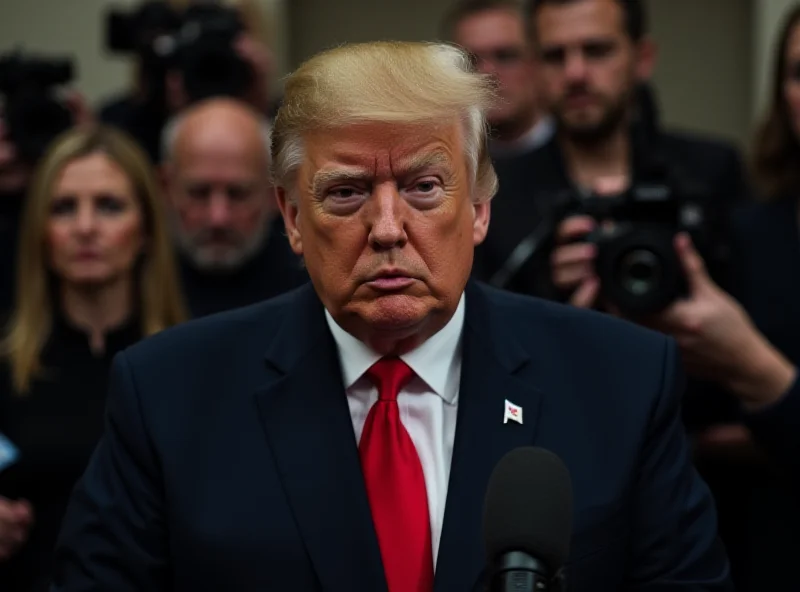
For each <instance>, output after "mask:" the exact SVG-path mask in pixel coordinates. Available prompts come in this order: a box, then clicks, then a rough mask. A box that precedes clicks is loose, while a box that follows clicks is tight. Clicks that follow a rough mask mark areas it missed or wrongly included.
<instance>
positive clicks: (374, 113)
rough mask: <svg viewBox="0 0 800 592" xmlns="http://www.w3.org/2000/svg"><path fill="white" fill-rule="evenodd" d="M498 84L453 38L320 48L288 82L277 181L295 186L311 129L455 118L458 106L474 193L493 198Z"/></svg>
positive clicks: (275, 149) (275, 139)
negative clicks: (492, 114)
mask: <svg viewBox="0 0 800 592" xmlns="http://www.w3.org/2000/svg"><path fill="white" fill-rule="evenodd" d="M494 91H495V89H494V85H493V84H492V83H491V82H490V80H489V78H487V77H485V76H482V75H480V74H477V73H475V71H474V70H473V68H472V64H471V61H470V59H469V57H468V56H467V54H466V53H465V52H463V51H462V50H461V49H459V48H457V47H455V46H453V45H450V44H444V43H422V42H374V43H357V44H351V45H344V46H341V47H338V48H335V49H332V50H329V51H326V52H323V53H321V54H318V55H316V56H315V57H313V58H311V59H310V60H308V61H307V62H305V63H304V64H303V65H301V66H300V68H299V69H298V70H297V71H296V72H294V73H293V74H292V75H291V76H290V77H289V78H288V80H287V82H286V89H285V95H284V100H283V104H282V106H281V108H280V109H279V111H278V115H277V117H276V119H275V123H274V126H273V130H272V132H273V133H272V167H273V176H274V181H275V184H276V185H278V186H281V187H284V188H286V189H287V191H288V193H289V195H290V196H291V195H292V194H293V193H294V191H293V189H294V180H293V177H294V174H295V172H296V170H297V169H298V168H299V167H300V165H301V164H302V162H303V158H304V149H303V137H304V135H305V134H308V133H309V132H312V131H319V130H323V129H335V128H337V127H344V126H349V125H354V124H359V123H366V122H382V123H402V124H416V123H420V124H424V123H441V122H451V121H453V118H454V115H455V114H457V115H459V116H460V119H461V121H462V123H463V126H464V144H465V146H464V149H465V152H466V156H467V161H468V165H469V167H470V172H471V174H472V178H473V199H474V200H475V201H488V200H489V199H491V198H492V197H493V196H494V194H495V193H496V192H497V176H496V174H495V172H494V168H493V167H492V162H491V159H490V157H489V152H488V149H487V134H488V126H487V124H486V112H487V110H488V109H489V108H490V107H491V105H492V103H493V101H494V98H495V92H494Z"/></svg>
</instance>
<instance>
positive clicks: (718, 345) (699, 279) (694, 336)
mask: <svg viewBox="0 0 800 592" xmlns="http://www.w3.org/2000/svg"><path fill="white" fill-rule="evenodd" d="M675 248H676V250H677V253H678V256H679V258H680V260H681V263H682V265H683V269H684V273H685V274H686V278H687V281H688V285H689V297H688V298H686V299H682V300H679V301H677V302H675V303H674V304H672V305H671V306H670V307H669V308H668V309H667V310H665V311H664V312H662V313H660V314H659V315H656V317H655V318H652V319H649V320H647V321H646V322H645V323H644V324H647V325H650V326H652V327H653V328H655V329H658V330H660V331H662V332H664V333H667V334H669V335H672V336H673V337H674V338H675V340H676V341H677V343H678V345H679V346H680V348H681V352H682V354H683V358H684V361H685V363H686V368H687V370H688V371H689V373H690V374H691V375H693V376H696V377H698V378H704V379H709V380H712V381H714V382H716V383H718V384H721V385H722V386H724V387H726V388H727V390H729V391H730V392H731V393H733V394H734V395H736V396H737V397H739V398H740V400H741V401H742V402H743V403H744V404H745V406H748V407H751V408H757V407H759V406H763V405H768V404H770V403H772V402H774V401H776V400H778V399H779V398H780V397H781V396H782V395H783V394H784V393H785V392H786V391H787V390H788V389H789V387H790V386H791V384H792V382H793V381H794V378H795V368H794V367H793V366H792V364H791V363H789V361H788V360H786V359H785V358H784V357H783V356H782V355H781V354H780V353H779V352H778V351H777V350H776V349H775V348H774V347H773V346H772V345H771V344H770V343H769V342H768V341H767V339H766V338H765V337H764V336H763V335H762V334H761V333H760V332H759V331H758V330H757V329H756V327H755V326H754V325H753V323H752V321H751V320H750V318H749V317H748V315H747V313H746V312H745V311H744V309H743V308H742V306H741V305H740V304H739V303H738V302H736V301H735V300H734V299H733V298H732V297H731V296H730V295H729V294H727V293H726V292H725V291H723V290H722V289H720V288H719V287H718V286H717V285H716V284H715V283H714V282H713V280H712V279H711V278H710V277H709V275H708V273H707V272H706V269H705V264H704V263H703V260H702V258H701V257H700V255H699V254H698V253H697V251H696V250H695V248H694V246H693V245H692V242H691V239H690V238H689V237H688V236H687V235H685V234H682V235H679V236H678V237H676V240H675Z"/></svg>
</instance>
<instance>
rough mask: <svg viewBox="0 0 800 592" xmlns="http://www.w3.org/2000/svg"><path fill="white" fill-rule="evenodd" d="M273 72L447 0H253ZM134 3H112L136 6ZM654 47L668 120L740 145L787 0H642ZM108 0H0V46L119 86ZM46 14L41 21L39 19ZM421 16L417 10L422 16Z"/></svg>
mask: <svg viewBox="0 0 800 592" xmlns="http://www.w3.org/2000/svg"><path fill="white" fill-rule="evenodd" d="M258 1H259V2H261V3H262V5H263V7H264V8H265V10H266V13H267V14H268V15H269V17H270V18H271V19H272V21H273V23H274V32H275V34H274V38H275V43H276V46H275V50H276V52H275V53H276V59H277V66H278V74H279V75H283V74H285V73H286V72H287V71H288V70H289V69H290V68H291V67H294V66H295V65H297V64H298V63H299V61H301V60H302V59H304V58H306V57H308V56H309V55H311V54H312V53H314V52H316V51H319V50H320V49H323V48H325V47H329V46H331V45H334V44H336V43H341V42H344V41H362V40H368V39H386V38H394V39H430V38H433V37H435V35H436V33H437V26H438V21H439V19H440V17H441V15H442V14H443V13H444V11H445V10H446V8H447V7H448V6H449V4H450V0H380V1H378V0H258ZM135 2H136V0H114V2H113V4H117V5H120V4H121V5H125V4H128V5H130V4H134V3H135ZM648 3H649V5H650V9H651V13H652V14H651V16H652V18H651V22H652V29H653V33H654V35H655V37H656V39H657V41H658V42H659V45H660V47H661V56H660V63H659V67H658V70H657V74H656V78H655V82H656V86H657V88H658V91H659V93H660V95H661V100H662V107H663V112H664V119H665V120H666V121H667V122H668V123H669V124H672V125H676V126H679V127H684V128H690V129H695V130H698V131H704V132H711V133H714V134H718V135H722V136H725V137H729V138H733V139H737V140H740V141H742V142H744V141H745V139H746V138H747V136H748V134H749V130H750V128H751V126H752V120H753V116H754V114H755V113H757V112H759V110H760V107H761V105H762V104H763V98H764V89H765V85H766V79H767V76H768V68H767V65H768V63H769V61H770V60H771V51H772V44H773V40H774V35H775V29H776V26H777V24H778V23H779V22H780V20H781V18H782V16H783V13H784V12H785V10H786V9H787V7H788V6H789V5H791V4H793V0H648ZM111 4H112V2H111V1H110V0H0V52H2V51H6V50H8V49H10V48H12V47H15V46H18V45H22V46H23V47H24V48H28V49H35V50H38V51H44V52H57V53H63V52H70V53H73V54H74V55H75V56H76V58H77V59H78V62H79V78H78V86H79V87H80V88H81V89H82V90H83V91H84V92H85V93H86V95H87V96H88V97H89V98H90V99H91V100H93V101H94V100H97V99H99V98H100V97H104V96H107V95H109V94H110V93H113V92H115V91H117V90H119V89H121V88H123V87H124V86H125V85H126V84H127V81H128V76H129V64H128V62H127V60H125V59H122V58H118V57H112V56H109V55H108V54H107V53H106V52H105V51H104V49H103V46H102V35H103V20H102V14H103V11H104V10H105V9H106V8H107V7H108V6H110V5H111ZM42 15H47V18H42ZM422 15H424V16H422Z"/></svg>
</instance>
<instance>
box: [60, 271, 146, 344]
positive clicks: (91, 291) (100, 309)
mask: <svg viewBox="0 0 800 592" xmlns="http://www.w3.org/2000/svg"><path fill="white" fill-rule="evenodd" d="M132 288H133V287H132V281H131V279H130V278H126V279H122V280H119V281H117V282H114V283H112V284H109V285H105V286H92V287H86V286H69V285H65V286H64V287H63V288H62V291H61V303H62V307H63V311H64V315H65V316H66V317H67V319H69V321H70V322H71V323H72V324H74V325H75V326H77V327H80V328H81V329H83V330H84V331H86V332H87V333H88V334H89V342H90V344H91V348H92V351H94V352H96V353H102V352H103V351H105V345H106V344H105V340H106V333H107V332H108V331H109V330H111V329H113V328H115V327H118V326H119V325H121V324H122V323H124V322H125V320H126V319H127V318H128V317H129V316H130V314H131V312H132V311H133V289H132Z"/></svg>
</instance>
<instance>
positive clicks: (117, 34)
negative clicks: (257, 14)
mask: <svg viewBox="0 0 800 592" xmlns="http://www.w3.org/2000/svg"><path fill="white" fill-rule="evenodd" d="M244 30H245V29H244V25H243V23H242V21H241V19H240V16H239V13H238V12H237V11H236V10H235V9H233V8H230V7H225V6H220V5H218V4H216V3H196V4H192V5H190V6H189V7H188V8H187V9H186V10H185V11H183V12H182V13H177V12H175V11H174V10H173V9H172V8H171V7H170V6H169V5H168V4H167V3H166V2H163V1H151V2H147V3H145V4H143V5H141V6H140V7H139V8H138V9H137V10H135V11H134V12H132V13H126V12H123V11H120V10H112V11H110V12H109V13H108V17H107V27H106V36H107V39H106V45H107V46H108V47H109V49H111V50H112V51H115V52H119V53H136V54H137V55H139V56H140V58H141V59H142V63H143V67H144V69H145V71H146V76H147V80H149V81H151V83H152V86H153V87H155V88H156V89H163V79H164V76H165V75H166V72H167V71H168V70H175V71H177V72H179V73H180V74H181V77H182V80H183V87H184V90H185V91H186V94H187V95H188V98H189V101H190V102H196V101H199V100H202V99H206V98H209V97H213V96H233V97H241V96H243V95H244V94H245V93H246V91H247V89H248V88H249V86H250V84H251V82H252V76H253V73H252V70H251V67H250V65H249V64H248V63H247V62H245V61H244V60H243V59H242V58H241V57H239V55H238V54H237V53H236V51H235V49H234V41H235V39H236V38H237V37H238V36H239V35H240V34H241V33H242V32H244ZM159 81H160V84H159ZM162 94H163V93H162Z"/></svg>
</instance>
